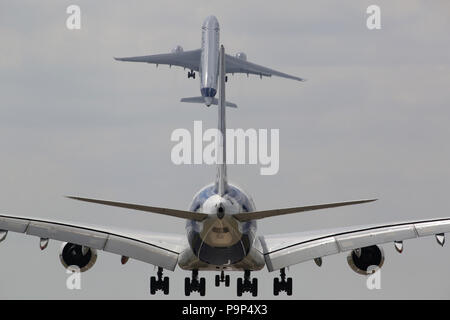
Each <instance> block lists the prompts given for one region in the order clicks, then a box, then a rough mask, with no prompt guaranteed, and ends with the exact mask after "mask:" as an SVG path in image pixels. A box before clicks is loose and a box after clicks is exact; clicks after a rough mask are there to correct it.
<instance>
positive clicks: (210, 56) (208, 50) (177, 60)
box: [115, 16, 305, 107]
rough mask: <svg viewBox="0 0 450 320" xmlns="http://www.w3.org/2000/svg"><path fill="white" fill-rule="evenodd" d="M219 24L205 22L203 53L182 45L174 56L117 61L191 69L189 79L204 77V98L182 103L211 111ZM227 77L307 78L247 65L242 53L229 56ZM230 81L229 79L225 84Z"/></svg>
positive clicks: (248, 63) (214, 100) (208, 19)
mask: <svg viewBox="0 0 450 320" xmlns="http://www.w3.org/2000/svg"><path fill="white" fill-rule="evenodd" d="M219 32H220V29H219V22H218V21H217V18H216V17H214V16H209V17H207V18H206V19H205V21H204V22H203V25H202V46H201V48H200V49H196V50H191V51H183V48H182V47H181V46H180V45H178V46H176V47H175V48H174V49H172V52H171V53H164V54H157V55H151V56H140V57H128V58H115V59H116V60H119V61H131V62H146V63H153V64H156V65H159V64H166V65H169V66H172V65H174V66H180V67H183V68H188V69H190V70H191V71H189V72H188V74H187V77H188V79H189V78H191V77H192V78H194V79H195V72H196V71H197V72H198V73H199V75H200V93H201V97H189V98H183V99H181V101H182V102H193V103H203V102H204V103H205V104H206V105H207V106H208V107H209V106H210V105H211V104H217V99H216V98H215V95H216V93H217V78H218V74H219V73H218V70H219V69H218V68H219ZM225 61H226V67H225V68H226V73H231V74H234V73H246V74H247V75H249V74H255V75H259V76H260V77H261V78H262V77H263V76H264V77H270V76H278V77H283V78H288V79H293V80H298V81H305V79H303V78H299V77H295V76H292V75H289V74H286V73H283V72H279V71H276V70H272V69H269V68H266V67H263V66H260V65H257V64H254V63H251V62H249V61H247V55H246V54H245V53H243V52H239V53H237V54H236V56H235V57H233V56H230V55H225ZM226 80H227V77H226V78H225V81H226ZM226 104H227V106H228V107H236V104H234V103H231V102H227V103H226Z"/></svg>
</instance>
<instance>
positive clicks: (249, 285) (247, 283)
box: [237, 270, 258, 297]
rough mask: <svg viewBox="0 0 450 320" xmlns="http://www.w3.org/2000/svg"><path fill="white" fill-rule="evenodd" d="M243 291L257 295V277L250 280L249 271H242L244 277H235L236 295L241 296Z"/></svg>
mask: <svg viewBox="0 0 450 320" xmlns="http://www.w3.org/2000/svg"><path fill="white" fill-rule="evenodd" d="M243 292H251V294H252V296H253V297H256V296H257V295H258V279H257V278H253V279H251V280H250V271H249V270H245V271H244V279H242V278H238V279H237V295H238V297H240V296H242V293H243Z"/></svg>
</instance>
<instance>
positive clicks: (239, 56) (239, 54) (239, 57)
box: [236, 52, 247, 61]
mask: <svg viewBox="0 0 450 320" xmlns="http://www.w3.org/2000/svg"><path fill="white" fill-rule="evenodd" d="M236 58H238V59H241V60H244V61H247V55H246V54H245V53H244V52H238V53H236Z"/></svg>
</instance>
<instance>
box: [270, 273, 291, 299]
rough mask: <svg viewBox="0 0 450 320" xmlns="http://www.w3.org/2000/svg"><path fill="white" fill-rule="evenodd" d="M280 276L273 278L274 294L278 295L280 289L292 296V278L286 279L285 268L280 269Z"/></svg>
mask: <svg viewBox="0 0 450 320" xmlns="http://www.w3.org/2000/svg"><path fill="white" fill-rule="evenodd" d="M280 278H281V279H280ZM280 278H275V279H273V294H274V295H276V296H277V295H278V294H279V293H280V291H285V292H286V294H287V295H288V296H291V295H292V278H287V279H286V272H285V270H284V268H282V269H281V270H280Z"/></svg>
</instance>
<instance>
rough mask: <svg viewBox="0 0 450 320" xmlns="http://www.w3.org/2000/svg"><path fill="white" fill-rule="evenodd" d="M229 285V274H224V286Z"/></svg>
mask: <svg viewBox="0 0 450 320" xmlns="http://www.w3.org/2000/svg"><path fill="white" fill-rule="evenodd" d="M229 286H230V276H229V275H228V274H227V275H226V276H225V287H229Z"/></svg>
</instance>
